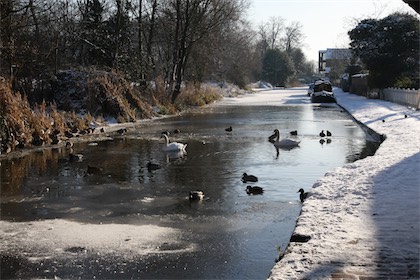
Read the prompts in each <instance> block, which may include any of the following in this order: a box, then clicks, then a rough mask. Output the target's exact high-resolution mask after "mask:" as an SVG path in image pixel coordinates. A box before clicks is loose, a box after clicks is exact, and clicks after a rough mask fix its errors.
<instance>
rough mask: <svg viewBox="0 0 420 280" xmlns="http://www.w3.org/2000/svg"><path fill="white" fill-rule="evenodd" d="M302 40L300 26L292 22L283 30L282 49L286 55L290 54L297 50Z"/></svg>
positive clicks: (298, 23)
mask: <svg viewBox="0 0 420 280" xmlns="http://www.w3.org/2000/svg"><path fill="white" fill-rule="evenodd" d="M302 39H303V34H302V24H301V23H300V22H297V21H294V22H292V23H291V24H289V25H288V26H287V27H286V29H285V34H284V39H283V43H284V49H285V51H286V53H288V54H290V53H291V52H292V50H293V49H294V48H297V47H298V46H299V45H300V44H301V42H302Z"/></svg>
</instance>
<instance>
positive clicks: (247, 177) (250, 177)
mask: <svg viewBox="0 0 420 280" xmlns="http://www.w3.org/2000/svg"><path fill="white" fill-rule="evenodd" d="M242 182H244V183H246V182H258V178H257V177H256V176H254V175H248V174H246V173H244V174H242Z"/></svg>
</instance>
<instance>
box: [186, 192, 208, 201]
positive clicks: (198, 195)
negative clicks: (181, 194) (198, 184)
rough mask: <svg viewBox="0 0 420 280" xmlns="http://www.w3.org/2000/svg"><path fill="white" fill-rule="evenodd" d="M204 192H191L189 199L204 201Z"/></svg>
mask: <svg viewBox="0 0 420 280" xmlns="http://www.w3.org/2000/svg"><path fill="white" fill-rule="evenodd" d="M203 198H204V192H203V191H190V195H189V199H190V200H197V201H198V200H203Z"/></svg>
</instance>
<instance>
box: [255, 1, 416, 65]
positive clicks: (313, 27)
mask: <svg viewBox="0 0 420 280" xmlns="http://www.w3.org/2000/svg"><path fill="white" fill-rule="evenodd" d="M397 11H400V12H408V13H410V14H413V15H417V14H416V12H415V11H414V10H413V9H411V8H410V7H409V6H408V5H407V4H406V3H404V2H403V1H402V0H251V3H250V7H249V10H248V17H249V18H248V19H249V20H250V21H251V22H252V23H253V25H254V26H255V27H257V26H258V25H259V24H261V23H263V22H267V21H268V20H269V19H270V18H271V17H281V18H283V19H284V20H285V23H286V24H288V23H291V22H294V21H298V22H300V23H301V24H302V31H303V32H302V33H303V34H304V36H305V38H304V43H303V45H302V46H301V47H302V49H303V52H304V54H305V56H306V58H307V59H308V60H314V61H315V62H317V61H318V51H319V50H325V49H327V48H347V47H348V46H349V42H350V40H349V37H348V35H347V32H348V31H349V30H351V29H352V28H353V27H355V26H356V24H357V21H360V20H361V19H365V18H376V19H381V18H384V17H386V16H387V15H389V14H392V13H394V12H397Z"/></svg>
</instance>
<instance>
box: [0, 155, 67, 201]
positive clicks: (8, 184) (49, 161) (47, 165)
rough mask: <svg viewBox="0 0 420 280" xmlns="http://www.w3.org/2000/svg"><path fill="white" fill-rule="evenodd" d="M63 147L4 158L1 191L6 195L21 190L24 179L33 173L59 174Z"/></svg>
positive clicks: (1, 167) (1, 166) (43, 174)
mask: <svg viewBox="0 0 420 280" xmlns="http://www.w3.org/2000/svg"><path fill="white" fill-rule="evenodd" d="M63 153H64V150H63V149H45V150H42V151H37V152H30V153H28V154H27V155H25V156H23V157H19V158H13V159H8V160H3V161H2V162H1V165H0V169H1V193H2V194H5V195H11V194H17V193H19V192H21V187H22V185H23V183H24V180H25V179H26V178H27V176H28V175H29V174H30V173H31V174H34V173H36V175H39V176H45V175H47V174H57V171H58V160H59V158H60V157H61V156H62V155H63Z"/></svg>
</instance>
